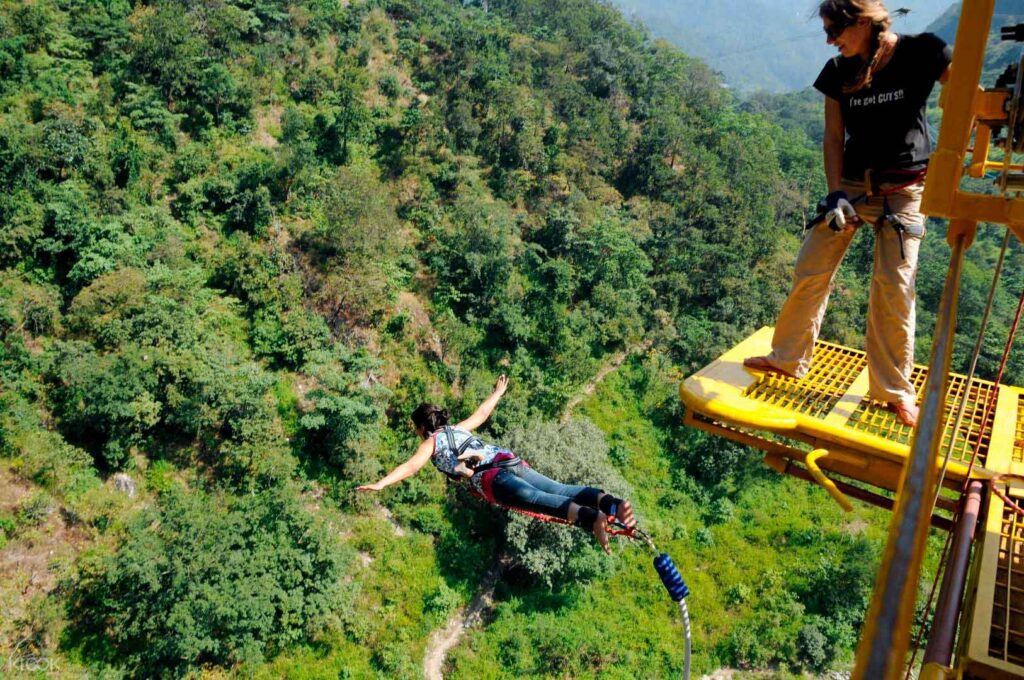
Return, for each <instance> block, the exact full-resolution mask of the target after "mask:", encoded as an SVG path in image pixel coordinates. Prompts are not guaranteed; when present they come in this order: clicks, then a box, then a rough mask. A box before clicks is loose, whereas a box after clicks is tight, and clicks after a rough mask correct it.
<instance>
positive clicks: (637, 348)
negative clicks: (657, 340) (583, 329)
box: [559, 339, 654, 425]
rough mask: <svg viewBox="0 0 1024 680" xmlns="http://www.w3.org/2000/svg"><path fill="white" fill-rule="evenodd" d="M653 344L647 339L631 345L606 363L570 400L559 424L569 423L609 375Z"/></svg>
mask: <svg viewBox="0 0 1024 680" xmlns="http://www.w3.org/2000/svg"><path fill="white" fill-rule="evenodd" d="M653 343H654V341H653V340H651V339H647V340H644V341H643V342H639V343H637V344H635V345H630V346H629V347H627V348H626V349H624V350H622V351H621V352H619V353H618V354H615V355H613V356H612V358H610V359H609V360H608V361H606V362H605V363H604V366H602V367H601V370H599V371H598V372H597V373H596V374H595V375H594V377H593V379H592V380H591V381H590V382H588V383H587V384H586V385H584V386H583V387H582V388H580V391H579V392H577V393H576V396H574V397H573V398H572V399H570V400H569V402H568V403H567V404H566V405H565V411H563V412H562V417H561V419H560V420H559V422H560V423H562V424H563V425H564V424H565V423H567V422H569V418H571V417H572V412H573V410H574V409H575V408H576V407H577V406H579V405H580V403H581V402H582V401H583V400H584V399H586V398H587V397H589V396H590V395H591V394H593V393H594V390H596V389H597V386H598V385H599V384H601V381H602V380H604V379H605V378H606V377H607V376H608V374H609V373H611V372H612V371H614V370H615V369H616V368H618V367H619V366H621V365H622V362H623V361H625V360H626V359H627V358H629V357H630V356H631V355H633V354H640V353H641V352H646V351H647V350H649V349H650V348H651V345H652V344H653Z"/></svg>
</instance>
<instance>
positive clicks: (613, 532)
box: [470, 470, 636, 538]
mask: <svg viewBox="0 0 1024 680" xmlns="http://www.w3.org/2000/svg"><path fill="white" fill-rule="evenodd" d="M488 472H490V470H488ZM470 493H472V494H473V495H474V496H476V497H477V498H479V499H480V500H483V501H487V502H488V503H490V504H491V505H497V506H498V507H499V508H505V509H506V510H508V511H510V512H515V513H519V514H520V515H525V516H526V517H532V518H533V519H536V520H540V521H541V522H549V523H551V524H564V525H566V526H574V525H573V523H572V522H570V521H569V520H567V519H562V518H561V517H552V516H551V515H543V514H541V513H539V512H533V511H531V510H524V509H522V508H515V507H512V506H511V505H505V504H504V503H499V502H498V501H496V500H493V498H490V499H489V498H485V497H484V496H482V495H481V494H479V493H477V492H476V491H470ZM606 531H607V532H608V535H609V536H627V537H629V538H633V535H634V534H635V533H636V527H627V526H626V525H625V524H622V523H621V522H619V521H618V520H611V519H609V520H608V527H607V529H606Z"/></svg>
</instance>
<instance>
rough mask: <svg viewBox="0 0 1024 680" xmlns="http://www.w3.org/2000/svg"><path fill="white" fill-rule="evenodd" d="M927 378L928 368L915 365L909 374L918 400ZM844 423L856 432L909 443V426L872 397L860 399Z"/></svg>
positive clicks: (910, 432)
mask: <svg viewBox="0 0 1024 680" xmlns="http://www.w3.org/2000/svg"><path fill="white" fill-rule="evenodd" d="M927 380H928V369H926V368H923V367H921V366H915V367H914V370H913V372H911V374H910V382H911V383H912V384H913V385H914V391H915V392H917V399H918V401H920V400H921V392H922V391H923V390H924V384H925V381H927ZM846 425H847V427H850V428H852V429H854V430H857V431H858V432H866V433H867V434H873V435H877V436H879V437H885V438H886V439H888V440H890V441H894V442H900V443H901V444H909V443H910V435H911V434H912V431H911V429H910V428H909V427H907V426H906V425H904V424H903V423H901V422H900V421H899V420H897V419H896V414H895V413H894V412H893V411H890V410H889V409H887V408H886V407H885V404H883V403H881V402H878V401H875V400H873V399H862V400H861V402H860V403H859V404H858V405H857V409H856V410H855V411H854V412H853V415H851V416H850V419H849V420H848V421H847V422H846Z"/></svg>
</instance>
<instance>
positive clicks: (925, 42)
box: [814, 33, 953, 180]
mask: <svg viewBox="0 0 1024 680" xmlns="http://www.w3.org/2000/svg"><path fill="white" fill-rule="evenodd" d="M896 38H897V42H896V48H895V50H894V51H893V54H892V57H890V58H889V63H887V64H886V65H885V67H884V68H882V69H881V70H880V71H877V72H876V73H875V74H874V76H873V77H872V80H871V84H870V85H869V86H868V87H865V88H863V89H861V90H858V91H857V92H850V93H848V94H844V93H843V85H844V84H845V83H847V82H851V81H852V80H853V79H854V78H855V77H856V76H857V73H858V72H859V71H860V68H861V66H862V64H863V61H862V60H861V59H860V58H859V57H849V58H847V57H842V56H839V57H835V58H834V59H830V60H829V61H828V63H827V64H825V68H823V69H821V73H820V74H819V75H818V79H817V80H815V81H814V87H815V89H817V90H818V91H820V92H821V93H822V94H824V95H825V96H826V97H831V98H833V99H835V100H837V101H838V102H839V103H840V105H841V106H842V110H843V124H844V125H845V127H846V135H847V136H846V147H845V151H844V153H843V177H846V178H849V179H855V180H859V179H861V178H863V176H864V170H865V169H867V168H871V169H875V170H887V169H893V168H913V169H918V168H922V167H924V166H925V165H926V164H927V162H928V156H929V154H931V150H932V149H931V142H930V140H929V139H928V121H927V120H926V118H925V104H926V103H927V101H928V96H929V95H930V94H931V92H932V88H933V87H934V86H935V82H936V81H937V80H938V79H939V77H940V76H941V75H942V74H943V72H945V70H946V67H947V66H949V63H950V61H951V60H952V58H953V52H952V50H951V49H950V47H949V46H948V45H947V44H946V43H945V42H943V40H942V38H940V37H938V36H937V35H935V34H934V33H921V34H918V35H897V36H896Z"/></svg>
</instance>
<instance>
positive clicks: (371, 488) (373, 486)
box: [356, 482, 384, 491]
mask: <svg viewBox="0 0 1024 680" xmlns="http://www.w3.org/2000/svg"><path fill="white" fill-rule="evenodd" d="M383 488H384V485H383V484H381V483H380V482H374V483H373V484H363V485H362V486H357V487H356V491H380V490H381V489H383Z"/></svg>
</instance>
